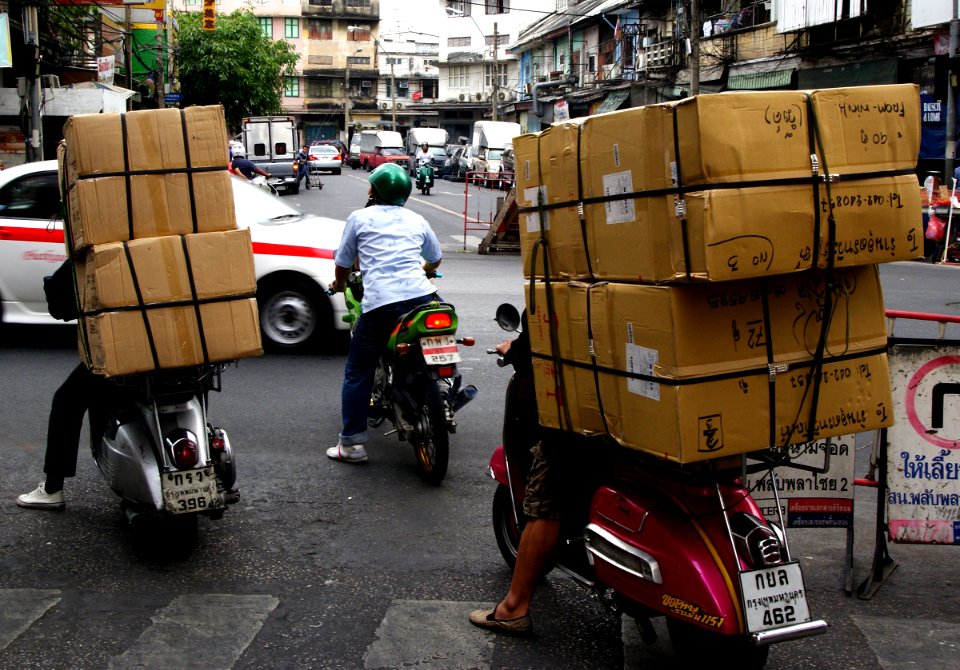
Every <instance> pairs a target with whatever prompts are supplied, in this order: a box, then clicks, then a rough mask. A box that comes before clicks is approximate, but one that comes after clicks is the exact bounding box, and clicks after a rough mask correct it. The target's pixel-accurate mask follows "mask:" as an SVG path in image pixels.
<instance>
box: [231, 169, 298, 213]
mask: <svg viewBox="0 0 960 670" xmlns="http://www.w3.org/2000/svg"><path fill="white" fill-rule="evenodd" d="M234 182H235V183H234V184H233V203H234V207H235V208H236V210H237V212H243V213H244V217H243V218H244V219H246V220H252V221H255V222H257V223H261V224H280V223H289V222H290V221H295V220H298V219H300V218H301V217H302V216H303V214H302V212H300V210H298V209H294V208H293V207H291V206H290V205H288V204H287V203H285V202H284V201H283V200H281V199H280V198H279V197H277V196H275V195H271V194H270V193H267V192H266V191H263V190H261V189H260V188H258V187H257V186H254V185H253V184H251V183H249V182H246V181H241V180H240V179H237V178H236V177H234Z"/></svg>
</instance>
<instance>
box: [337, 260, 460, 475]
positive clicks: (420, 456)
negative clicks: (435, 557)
mask: <svg viewBox="0 0 960 670" xmlns="http://www.w3.org/2000/svg"><path fill="white" fill-rule="evenodd" d="M436 276H440V275H439V274H436ZM362 299H363V276H362V274H361V273H360V272H359V271H355V272H351V273H350V275H349V277H348V279H347V282H346V287H345V289H344V300H345V301H346V306H347V313H346V314H345V315H344V316H343V320H344V321H346V322H347V323H349V324H350V330H351V332H352V331H353V329H354V328H355V327H356V324H357V321H358V320H359V318H360V312H361V310H360V303H361V300H362ZM457 325H458V321H457V313H456V311H455V310H454V307H453V305H451V304H449V303H445V302H439V301H433V302H429V303H426V304H424V305H420V306H418V307H416V308H414V309H413V310H412V311H410V312H409V313H407V314H405V315H403V316H402V317H401V318H400V320H399V321H398V323H397V326H396V328H394V330H393V333H392V334H391V335H390V339H389V341H388V342H387V348H386V350H385V351H384V353H383V355H382V356H381V357H380V362H379V364H378V367H377V371H376V375H375V377H374V383H373V392H372V394H371V397H370V412H369V416H368V424H369V425H370V426H371V427H372V428H377V427H379V426H380V425H381V424H383V422H384V421H386V420H389V421H390V423H391V424H392V425H393V430H392V431H390V432H388V433H387V435H389V434H391V433H397V435H398V437H399V438H400V439H401V440H404V441H407V442H409V443H410V444H411V445H413V450H414V455H415V456H416V460H417V475H418V476H419V477H420V479H421V480H423V481H424V482H427V483H428V484H434V485H437V484H440V483H441V482H442V481H443V478H444V477H446V475H447V466H448V463H449V459H450V439H449V436H450V434H452V433H455V432H457V423H456V420H455V418H454V415H455V414H456V412H458V411H459V410H460V409H461V408H462V407H463V406H464V405H466V404H467V403H468V402H470V401H471V400H473V399H474V398H475V397H476V396H477V388H476V387H475V386H473V385H472V384H468V385H466V386H464V385H463V381H462V378H461V376H460V374H459V373H458V372H457V363H458V362H460V352H459V350H458V347H457V345H461V344H462V345H463V346H473V344H474V339H473V338H472V337H461V338H458V337H456V332H457Z"/></svg>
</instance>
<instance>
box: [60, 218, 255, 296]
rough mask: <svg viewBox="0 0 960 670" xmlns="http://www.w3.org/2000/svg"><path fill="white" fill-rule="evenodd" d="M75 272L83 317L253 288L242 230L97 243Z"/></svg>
mask: <svg viewBox="0 0 960 670" xmlns="http://www.w3.org/2000/svg"><path fill="white" fill-rule="evenodd" d="M188 261H189V262H188ZM131 264H132V267H131ZM75 268H76V272H77V289H78V291H79V297H80V309H81V310H82V311H83V312H85V313H90V312H95V311H99V310H104V309H107V310H110V309H117V308H120V307H129V306H135V305H139V304H141V303H142V304H145V305H153V304H158V303H172V302H182V301H190V302H194V301H198V300H200V301H204V300H211V299H215V298H222V297H225V296H251V295H253V294H254V293H255V292H256V290H257V280H256V274H255V271H254V265H253V251H252V247H251V242H250V231H249V230H248V229H246V228H244V229H241V230H231V231H227V232H221V233H198V234H196V235H183V236H179V235H174V236H166V237H149V238H146V239H142V240H132V241H130V242H127V243H122V242H111V243H108V244H101V245H96V246H93V247H90V248H89V249H88V250H87V251H86V253H84V254H83V255H82V256H81V257H80V258H79V259H78V261H77V262H76V263H75ZM135 279H136V281H134V280H135ZM138 289H139V295H138Z"/></svg>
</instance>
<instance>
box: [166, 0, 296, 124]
mask: <svg viewBox="0 0 960 670" xmlns="http://www.w3.org/2000/svg"><path fill="white" fill-rule="evenodd" d="M176 19H177V21H178V23H179V24H180V34H179V49H178V55H177V67H178V70H179V79H180V92H181V94H182V95H183V105H184V106H187V105H215V104H222V105H223V108H224V113H225V114H226V118H227V128H229V129H230V130H231V132H239V130H240V123H241V120H242V119H243V117H244V116H256V115H261V114H279V113H281V112H282V111H283V108H282V104H281V101H282V98H283V79H282V77H283V76H296V70H295V65H296V63H297V59H299V57H300V56H299V55H298V54H297V53H296V51H294V49H293V47H292V46H291V45H290V44H288V43H287V42H285V41H283V40H277V41H275V42H274V41H272V40H269V39H267V38H266V37H264V35H263V31H262V30H261V29H260V24H259V23H258V22H257V19H256V17H254V15H253V14H251V13H250V12H249V11H246V10H240V11H236V12H233V13H232V14H217V21H216V30H213V31H204V30H203V29H202V27H201V22H200V14H199V13H198V12H177V13H176Z"/></svg>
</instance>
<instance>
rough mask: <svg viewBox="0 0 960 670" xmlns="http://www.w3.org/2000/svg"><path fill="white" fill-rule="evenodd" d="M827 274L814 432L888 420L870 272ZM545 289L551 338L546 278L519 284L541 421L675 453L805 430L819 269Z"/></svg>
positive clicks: (749, 444)
mask: <svg viewBox="0 0 960 670" xmlns="http://www.w3.org/2000/svg"><path fill="white" fill-rule="evenodd" d="M837 274H838V278H839V280H840V286H842V289H840V290H838V291H837V292H836V293H835V302H834V304H833V306H832V309H831V312H832V314H833V318H832V320H831V323H830V328H829V329H828V331H827V339H826V347H825V356H824V361H825V364H824V373H823V376H822V380H823V381H822V383H821V388H820V400H819V402H818V410H817V420H818V422H821V423H823V425H822V426H821V425H819V423H818V432H817V436H818V437H825V436H827V435H841V434H846V433H851V432H859V431H861V430H871V429H873V428H876V427H880V426H881V425H887V424H886V423H884V421H889V420H891V413H890V411H889V409H890V406H891V405H890V402H891V398H890V389H889V383H888V382H887V381H886V379H885V378H884V377H883V374H884V372H885V367H884V366H885V365H886V359H885V356H884V354H882V353H880V352H882V351H883V350H884V349H885V347H886V331H885V320H884V312H883V298H882V293H881V289H880V283H879V276H878V273H877V271H876V268H875V267H862V268H854V269H849V270H842V271H838V273H837ZM550 291H551V293H552V294H553V299H552V300H551V303H550V306H551V307H552V313H553V320H554V323H556V324H557V334H556V342H555V346H554V343H553V341H552V340H551V337H550V334H549V328H548V326H549V322H550V321H549V319H548V318H547V316H546V315H547V314H548V313H550V311H551V309H550V308H549V307H548V306H547V288H546V287H545V285H544V284H543V283H538V284H537V285H536V286H535V288H534V301H533V304H532V305H531V303H530V298H529V295H530V294H529V290H528V313H529V314H533V317H532V318H530V317H529V316H528V322H529V328H530V341H531V347H532V349H533V351H534V352H535V354H534V360H535V363H536V365H535V367H534V373H535V384H536V390H537V401H538V410H539V414H540V421H541V423H542V424H543V425H545V426H549V427H554V428H564V429H567V430H573V431H575V432H579V433H584V434H591V433H598V432H607V433H609V434H610V435H611V436H613V437H614V438H615V439H617V440H618V441H620V442H621V443H623V444H624V445H626V446H629V447H633V448H636V449H640V450H642V451H647V452H650V453H654V454H657V455H661V456H663V457H665V458H669V459H671V460H677V461H680V462H691V461H696V460H703V459H707V458H717V457H720V456H727V455H731V454H738V453H744V452H748V451H755V450H761V449H765V448H767V447H768V446H770V445H772V444H777V445H780V444H789V443H793V442H803V441H806V439H807V434H806V431H805V425H804V422H806V421H807V419H808V415H809V403H810V399H811V397H812V394H811V393H810V392H809V389H810V384H809V383H808V381H809V380H808V379H807V377H808V376H809V374H810V369H811V368H810V366H811V361H812V360H813V358H814V354H815V352H816V351H817V344H818V342H819V338H820V327H821V326H820V324H821V319H822V316H823V312H824V284H823V276H822V273H817V272H808V273H801V274H796V275H788V276H782V277H773V278H770V279H769V280H764V281H745V282H729V283H724V284H710V285H678V286H644V285H636V284H613V283H606V282H600V283H596V284H585V283H581V282H574V283H570V284H565V283H554V284H551V288H550ZM554 352H557V353H556V355H554ZM564 400H565V401H566V402H565V403H564V402H563V401H564ZM771 407H775V410H774V413H773V414H771ZM834 414H836V415H837V416H838V417H839V418H838V419H836V420H835V421H834V420H832V419H830V417H832V416H833V415H834ZM854 418H855V419H856V420H854ZM844 422H846V423H844ZM861 426H863V427H861ZM714 431H719V432H714ZM831 431H832V432H831ZM711 436H714V437H716V439H717V440H719V442H714V441H713V439H712V438H711Z"/></svg>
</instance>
